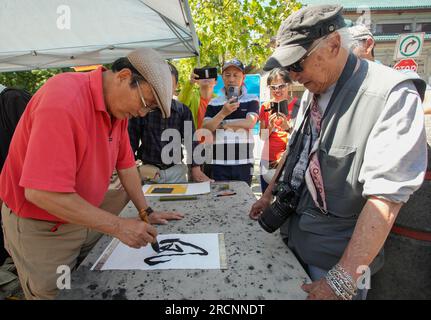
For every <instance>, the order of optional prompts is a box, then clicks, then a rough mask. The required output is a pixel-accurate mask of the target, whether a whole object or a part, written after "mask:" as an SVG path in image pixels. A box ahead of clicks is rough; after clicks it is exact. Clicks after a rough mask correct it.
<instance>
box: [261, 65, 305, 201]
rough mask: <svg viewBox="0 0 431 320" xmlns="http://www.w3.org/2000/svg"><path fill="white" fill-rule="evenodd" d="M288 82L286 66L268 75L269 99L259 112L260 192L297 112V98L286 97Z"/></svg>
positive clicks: (284, 144)
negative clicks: (260, 146)
mask: <svg viewBox="0 0 431 320" xmlns="http://www.w3.org/2000/svg"><path fill="white" fill-rule="evenodd" d="M290 83H291V80H290V78H289V74H288V72H287V70H285V69H281V68H275V69H273V70H272V71H271V72H270V73H269V75H268V79H267V85H268V87H269V90H270V94H271V100H270V101H267V102H265V103H264V104H263V105H262V107H261V109H260V114H259V120H260V137H261V139H262V140H263V141H264V146H263V150H262V157H261V159H262V161H261V176H260V183H261V188H262V193H263V192H265V190H266V188H267V187H268V183H269V182H270V181H271V179H272V176H273V175H274V173H275V169H276V168H277V165H278V163H279V161H280V159H281V156H282V154H283V152H284V151H286V146H287V141H288V134H289V131H290V129H291V127H292V123H291V121H292V119H293V118H295V117H296V114H297V112H298V108H299V106H298V104H297V100H298V99H297V98H296V97H294V98H293V99H291V97H289V84H290ZM289 98H290V99H289Z"/></svg>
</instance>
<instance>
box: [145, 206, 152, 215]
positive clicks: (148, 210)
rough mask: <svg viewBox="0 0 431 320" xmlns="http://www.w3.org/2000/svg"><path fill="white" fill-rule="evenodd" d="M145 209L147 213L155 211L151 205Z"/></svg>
mask: <svg viewBox="0 0 431 320" xmlns="http://www.w3.org/2000/svg"><path fill="white" fill-rule="evenodd" d="M144 211H145V213H146V214H147V215H150V214H152V213H153V212H154V210H153V208H151V207H147V208H146V209H145V210H144Z"/></svg>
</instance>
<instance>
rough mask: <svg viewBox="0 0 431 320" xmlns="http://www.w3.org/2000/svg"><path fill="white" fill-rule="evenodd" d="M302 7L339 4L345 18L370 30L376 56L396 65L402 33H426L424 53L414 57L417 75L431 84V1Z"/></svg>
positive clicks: (310, 0)
mask: <svg viewBox="0 0 431 320" xmlns="http://www.w3.org/2000/svg"><path fill="white" fill-rule="evenodd" d="M297 1H298V2H300V3H301V4H302V5H303V6H306V5H314V4H340V5H342V6H343V8H344V9H343V15H344V17H345V18H346V19H349V20H351V21H352V22H353V24H356V23H362V24H365V25H367V26H368V27H369V29H370V30H371V32H372V33H373V34H374V36H375V41H376V46H375V57H376V59H377V60H379V61H381V62H382V63H383V64H385V65H387V66H390V67H392V66H394V65H395V63H396V62H397V61H398V60H395V59H394V52H395V49H396V42H397V38H398V36H399V35H400V34H404V33H415V32H424V33H425V37H424V42H423V45H422V53H421V55H420V56H419V57H416V58H414V60H415V61H416V63H417V64H418V71H417V72H418V74H419V75H420V76H421V78H422V79H424V80H425V81H426V82H427V83H428V84H430V83H431V0H297Z"/></svg>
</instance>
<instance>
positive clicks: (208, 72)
mask: <svg viewBox="0 0 431 320" xmlns="http://www.w3.org/2000/svg"><path fill="white" fill-rule="evenodd" d="M193 73H194V74H196V75H197V76H198V77H199V79H216V80H217V68H214V67H208V68H194V69H193Z"/></svg>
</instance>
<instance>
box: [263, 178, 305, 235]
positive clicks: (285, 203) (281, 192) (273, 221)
mask: <svg viewBox="0 0 431 320" xmlns="http://www.w3.org/2000/svg"><path fill="white" fill-rule="evenodd" d="M272 194H273V195H274V196H275V201H274V202H273V203H272V204H271V205H270V206H269V207H268V208H266V209H265V210H264V211H263V213H262V214H261V216H260V217H259V219H258V222H259V224H260V226H261V227H262V228H263V229H264V230H265V231H266V232H269V233H273V232H274V231H275V230H277V229H278V228H280V227H281V225H282V224H283V223H284V222H285V221H286V220H287V219H288V218H289V217H290V216H291V215H292V214H294V213H295V211H296V207H297V205H298V202H299V196H298V195H297V194H296V192H294V191H293V190H292V189H291V188H290V187H289V185H288V184H287V183H286V182H284V181H282V182H279V183H278V184H277V185H276V187H275V188H274V190H273V191H272Z"/></svg>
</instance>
